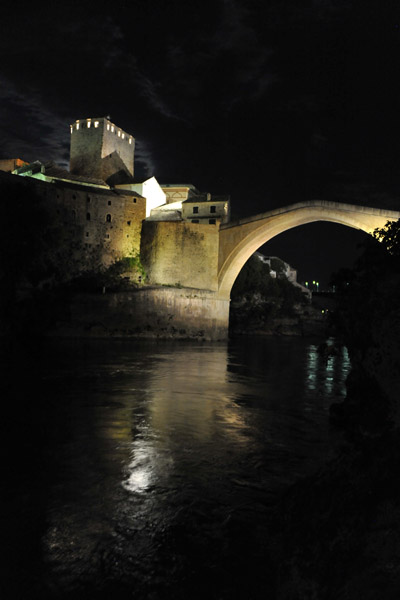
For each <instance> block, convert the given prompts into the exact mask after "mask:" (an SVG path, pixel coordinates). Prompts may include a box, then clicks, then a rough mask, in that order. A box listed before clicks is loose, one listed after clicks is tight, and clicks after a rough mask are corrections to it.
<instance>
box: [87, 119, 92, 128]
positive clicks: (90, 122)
mask: <svg viewBox="0 0 400 600" xmlns="http://www.w3.org/2000/svg"><path fill="white" fill-rule="evenodd" d="M91 124H92V121H88V122H87V126H88V129H89V127H90V126H91Z"/></svg>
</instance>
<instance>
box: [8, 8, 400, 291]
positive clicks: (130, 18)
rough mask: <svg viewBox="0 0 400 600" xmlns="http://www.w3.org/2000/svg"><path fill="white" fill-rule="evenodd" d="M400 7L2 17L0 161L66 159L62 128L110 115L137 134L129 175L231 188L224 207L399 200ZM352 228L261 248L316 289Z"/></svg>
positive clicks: (312, 228) (344, 254)
mask: <svg viewBox="0 0 400 600" xmlns="http://www.w3.org/2000/svg"><path fill="white" fill-rule="evenodd" d="M398 5H399V3H398V2H397V1H396V2H392V1H385V0H380V1H378V0H376V1H368V0H366V1H361V0H360V1H354V2H351V1H345V0H309V1H303V2H302V1H301V0H279V1H278V0H271V1H269V0H264V1H260V0H214V1H213V2H200V1H193V0H187V1H185V2H183V1H181V0H166V1H162V0H131V1H130V2H128V1H127V2H121V1H120V0H116V1H113V2H107V3H101V2H96V3H93V4H91V5H90V6H89V5H88V4H87V3H85V2H68V1H67V2H63V3H57V4H56V3H54V4H53V5H52V4H47V3H46V2H40V3H32V5H31V6H30V8H28V9H25V8H24V9H22V8H20V10H18V8H16V9H13V10H12V11H7V12H5V11H3V14H2V19H1V21H0V47H1V60H0V154H1V156H0V158H16V157H19V158H22V159H24V160H28V161H31V160H36V159H39V160H54V161H55V162H56V163H58V164H61V165H64V166H67V165H68V160H69V136H70V133H69V124H70V123H72V122H73V121H75V120H76V119H78V118H86V117H101V116H106V115H110V116H111V119H112V120H113V121H114V122H115V123H116V124H118V125H120V126H121V127H122V128H123V129H124V130H125V131H127V132H129V133H131V134H132V135H134V137H135V138H136V144H137V145H136V149H137V150H136V174H137V176H138V177H144V176H147V175H154V176H155V177H156V178H157V179H158V181H159V182H160V183H177V182H180V183H192V184H194V185H195V186H196V187H197V188H198V189H200V190H201V191H203V192H211V193H213V192H214V193H228V194H230V196H231V202H232V216H233V217H242V216H246V215H251V214H256V213H261V212H265V211H267V210H270V209H273V208H275V207H277V206H283V205H285V204H290V203H294V202H298V201H301V200H307V199H315V198H318V199H327V200H340V201H344V202H350V203H358V204H370V205H373V206H379V207H384V208H391V209H395V210H400V200H399V191H400V176H399V164H400V116H399V115H400V91H399V89H400V87H399V76H400V7H398ZM20 6H22V5H20ZM17 7H18V5H17ZM362 237H363V235H361V234H359V233H358V232H356V231H354V230H350V229H347V228H344V227H340V226H336V225H333V224H326V223H324V224H321V225H318V224H314V225H309V226H304V227H301V228H297V229H295V230H292V231H291V232H288V233H286V234H282V235H281V236H279V237H277V238H275V240H274V241H272V242H271V243H269V244H268V245H266V246H265V247H264V248H263V251H264V252H265V253H266V254H273V255H278V256H281V257H282V258H283V259H285V260H287V261H288V262H290V263H291V264H292V265H293V266H295V267H297V268H299V270H300V273H299V279H300V280H304V279H319V280H320V281H321V283H322V285H326V283H327V281H328V279H329V274H330V272H331V271H332V270H335V269H337V268H339V267H340V266H347V265H348V264H349V263H350V264H351V261H352V259H353V258H354V256H355V254H356V252H357V248H356V247H357V244H358V243H359V241H360V240H361V239H362Z"/></svg>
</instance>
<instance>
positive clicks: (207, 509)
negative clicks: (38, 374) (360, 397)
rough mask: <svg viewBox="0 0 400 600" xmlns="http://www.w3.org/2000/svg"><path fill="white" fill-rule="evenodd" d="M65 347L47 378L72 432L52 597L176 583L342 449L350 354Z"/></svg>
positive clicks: (281, 343) (51, 541)
mask: <svg viewBox="0 0 400 600" xmlns="http://www.w3.org/2000/svg"><path fill="white" fill-rule="evenodd" d="M60 352H61V350H60ZM63 352H64V353H63V356H62V360H59V357H58V358H57V356H56V354H55V355H54V357H53V360H54V362H53V364H50V365H49V368H48V371H47V374H46V384H47V385H48V386H49V389H54V393H56V394H57V402H60V403H63V405H64V407H65V406H67V407H68V408H67V419H68V427H69V435H68V436H66V438H65V439H62V440H60V442H59V447H57V455H58V456H59V459H58V473H57V477H56V478H55V481H54V483H53V484H52V486H51V492H50V494H49V497H48V498H47V508H46V511H47V521H46V522H47V529H46V531H45V532H44V535H43V549H44V560H45V563H46V565H47V568H48V578H49V582H50V583H49V585H51V586H53V588H54V589H55V590H59V589H64V588H65V589H71V590H73V589H75V588H76V587H78V588H79V586H82V585H88V582H90V581H92V580H94V579H96V581H97V582H99V578H100V580H101V579H102V578H104V577H106V578H108V580H109V579H110V578H111V579H113V578H117V579H118V580H119V581H122V582H124V581H125V582H128V583H129V585H133V583H132V581H133V580H134V582H135V586H136V588H135V589H136V591H137V594H138V597H139V598H141V597H142V596H143V598H144V597H146V594H148V593H149V586H150V587H151V585H152V584H151V585H150V583H149V578H150V579H151V578H152V577H153V576H154V572H157V573H158V577H159V586H161V588H162V586H163V585H167V583H166V582H167V579H168V577H169V575H168V573H169V572H170V568H171V565H170V563H169V561H170V560H172V558H171V557H172V556H173V557H174V558H173V560H174V561H175V562H174V565H175V567H174V568H176V569H177V571H176V572H177V573H180V571H179V569H178V567H176V565H177V564H178V565H181V571H182V573H183V572H184V571H185V572H186V571H187V570H188V569H189V570H191V571H190V572H194V571H195V570H196V569H198V568H199V566H198V564H197V562H196V561H194V562H193V563H192V562H191V561H192V559H191V555H192V554H193V555H195V554H196V552H197V550H196V549H197V548H198V547H199V546H201V547H203V545H204V546H205V547H207V548H208V549H209V551H211V548H213V552H214V556H220V555H221V556H222V557H223V556H225V555H224V552H225V553H226V552H233V550H232V549H230V550H227V549H226V547H225V545H224V543H225V542H224V540H226V539H227V538H229V536H231V535H233V534H232V533H231V532H230V530H227V528H228V527H232V523H235V524H236V525H235V526H236V527H237V528H238V531H239V532H242V533H239V534H238V533H235V535H239V537H240V535H245V532H246V531H248V530H252V529H253V528H255V527H258V526H259V525H260V519H261V518H262V516H260V515H262V514H263V510H264V508H265V507H266V506H268V505H269V504H270V503H271V502H273V501H275V499H276V498H277V496H278V494H279V493H281V492H282V491H283V490H284V489H285V488H286V487H287V485H289V484H290V483H292V482H293V481H295V480H296V478H298V477H299V476H301V475H303V474H306V473H309V472H311V471H312V470H314V469H316V468H317V467H318V466H319V465H320V464H321V462H322V461H323V460H324V459H325V458H326V457H328V456H329V455H330V454H331V453H332V448H333V444H334V443H335V442H336V437H335V434H333V433H332V432H331V431H330V428H329V424H328V419H327V411H328V408H329V405H330V404H331V402H332V401H333V400H334V399H338V398H340V397H341V396H343V395H344V392H345V388H344V382H345V378H346V376H347V373H348V369H349V360H348V356H347V352H346V350H345V349H343V350H342V351H341V353H339V354H338V355H336V356H331V357H329V358H328V360H323V359H322V358H321V356H319V354H318V351H317V344H315V343H312V342H310V341H307V340H302V339H279V338H256V339H246V338H244V339H241V340H239V341H238V342H232V343H230V344H229V345H225V344H203V345H199V344H191V343H180V344H179V343H174V344H172V343H170V344H169V343H164V344H137V343H133V342H124V343H122V342H121V343H120V342H115V341H111V342H96V343H95V342H92V343H91V344H87V345H85V346H83V347H81V348H80V349H79V350H77V349H76V348H73V349H71V352H67V351H66V350H65V349H64V351H63ZM55 363H56V364H57V367H55ZM55 443H56V442H55ZM260 511H261V512H260ZM227 524H229V525H227ZM240 528H242V529H240ZM235 531H236V530H235ZM235 539H236V538H235ZM230 544H231V546H232V548H234V544H235V540H231V541H230ZM218 552H219V553H220V554H218ZM215 553H216V554H215ZM221 553H222V554H221ZM206 554H207V556H208V551H207V553H206ZM111 556H112V558H110V557H111ZM105 557H106V558H105ZM196 560H197V559H196ZM205 560H206V562H207V560H210V561H211V558H209V559H208V558H207V559H205ZM213 560H217V558H214V559H213ZM221 560H222V558H221ZM210 568H211V566H210ZM164 570H165V572H164ZM105 572H106V575H104V573H105ZM133 573H134V576H133ZM151 574H153V575H152V576H151V577H150V575H151ZM182 576H183V575H182ZM176 577H177V578H178V579H179V575H176ZM178 579H177V580H178ZM82 582H83V583H82ZM160 582H161V583H160ZM161 588H160V589H161Z"/></svg>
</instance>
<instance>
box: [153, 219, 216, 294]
mask: <svg viewBox="0 0 400 600" xmlns="http://www.w3.org/2000/svg"><path fill="white" fill-rule="evenodd" d="M218 231H219V226H218V224H217V225H208V224H207V225H203V224H197V223H188V222H182V221H180V222H179V221H178V222H172V221H167V222H165V221H161V222H156V221H144V222H143V226H142V240H141V259H142V264H143V266H144V268H145V270H146V273H147V277H148V281H149V282H150V283H151V284H161V285H176V286H183V287H191V288H198V289H202V290H214V291H216V290H217V268H218Z"/></svg>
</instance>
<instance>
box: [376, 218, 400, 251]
mask: <svg viewBox="0 0 400 600" xmlns="http://www.w3.org/2000/svg"><path fill="white" fill-rule="evenodd" d="M373 237H374V239H375V240H378V241H379V242H380V243H381V244H382V245H383V246H384V247H385V248H386V250H387V251H388V252H389V254H391V255H392V256H394V257H400V227H399V222H398V221H388V222H387V223H386V225H385V226H384V227H382V229H375V231H374V233H373Z"/></svg>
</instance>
